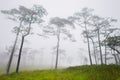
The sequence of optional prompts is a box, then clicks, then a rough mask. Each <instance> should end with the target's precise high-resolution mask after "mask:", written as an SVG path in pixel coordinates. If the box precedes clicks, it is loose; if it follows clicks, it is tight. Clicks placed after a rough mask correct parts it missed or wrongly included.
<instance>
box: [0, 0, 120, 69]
mask: <svg viewBox="0 0 120 80" xmlns="http://www.w3.org/2000/svg"><path fill="white" fill-rule="evenodd" d="M119 3H120V0H0V10H9V9H12V8H18V7H19V6H20V5H23V6H26V7H28V8H29V7H32V5H34V4H39V5H42V6H43V7H44V8H45V9H46V10H47V12H48V15H47V16H46V17H45V20H46V21H48V20H49V19H50V18H51V17H56V16H58V17H62V18H67V17H69V16H72V15H73V14H74V13H75V12H78V11H80V10H81V9H82V8H84V7H88V8H92V9H94V10H95V11H94V13H95V14H98V15H100V16H103V17H112V18H115V19H117V20H118V22H117V24H116V25H115V26H119V25H120V9H119V8H120V4H119ZM0 25H1V26H0V68H6V65H7V63H8V59H9V56H10V52H8V51H7V49H8V48H9V47H10V46H11V45H13V43H14V40H15V34H14V33H12V32H11V31H12V29H13V27H15V26H17V23H15V22H13V21H10V20H8V19H7V18H6V16H5V15H4V14H2V13H0ZM33 26H34V28H33V32H34V34H32V35H29V36H27V37H26V39H25V44H24V47H23V48H24V49H23V52H22V59H21V69H29V67H30V68H34V69H43V68H54V65H55V54H56V53H55V50H54V47H55V46H56V43H57V40H56V37H54V36H49V38H45V37H41V36H38V35H37V34H38V33H39V29H40V25H33ZM71 32H72V34H74V38H75V40H76V42H71V41H70V40H69V39H67V40H64V39H61V41H60V49H64V50H65V52H63V53H61V54H60V56H59V63H58V66H59V67H68V66H76V65H86V64H89V59H88V51H87V44H86V43H84V37H83V36H82V35H81V32H82V28H81V27H79V28H77V29H75V30H71ZM19 42H20V41H18V43H19ZM18 46H19V45H18ZM8 53H9V54H8ZM17 55H18V53H17V52H16V53H15V55H14V59H13V62H12V65H13V67H15V66H16V62H17V57H18V56H17ZM93 62H94V60H93ZM110 62H114V60H113V61H110Z"/></svg>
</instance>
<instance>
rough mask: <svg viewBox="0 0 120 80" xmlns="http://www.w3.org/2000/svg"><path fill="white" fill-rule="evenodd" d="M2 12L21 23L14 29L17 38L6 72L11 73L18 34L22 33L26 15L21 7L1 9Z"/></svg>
mask: <svg viewBox="0 0 120 80" xmlns="http://www.w3.org/2000/svg"><path fill="white" fill-rule="evenodd" d="M1 13H3V14H5V15H8V19H10V20H12V21H15V22H18V23H19V27H18V28H17V29H14V30H15V32H16V38H15V42H14V44H13V48H12V51H11V55H10V58H9V61H8V65H7V69H6V74H9V71H10V67H11V62H12V59H13V55H14V52H15V47H16V44H17V40H18V36H19V33H20V28H21V26H22V23H23V21H24V17H25V16H26V15H25V14H22V13H21V12H20V8H19V10H17V9H11V10H1Z"/></svg>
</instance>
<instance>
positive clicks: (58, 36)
mask: <svg viewBox="0 0 120 80" xmlns="http://www.w3.org/2000/svg"><path fill="white" fill-rule="evenodd" d="M57 40H58V41H57V54H56V64H55V69H57V68H58V56H59V44H60V30H58V35H57Z"/></svg>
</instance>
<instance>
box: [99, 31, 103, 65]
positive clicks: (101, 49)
mask: <svg viewBox="0 0 120 80" xmlns="http://www.w3.org/2000/svg"><path fill="white" fill-rule="evenodd" d="M98 43H99V50H100V60H101V64H103V58H102V49H101V42H100V32H99V29H98Z"/></svg>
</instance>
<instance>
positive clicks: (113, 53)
mask: <svg viewBox="0 0 120 80" xmlns="http://www.w3.org/2000/svg"><path fill="white" fill-rule="evenodd" d="M112 55H113V56H114V59H115V63H116V64H118V61H117V57H116V54H115V51H113V54H112Z"/></svg>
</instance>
